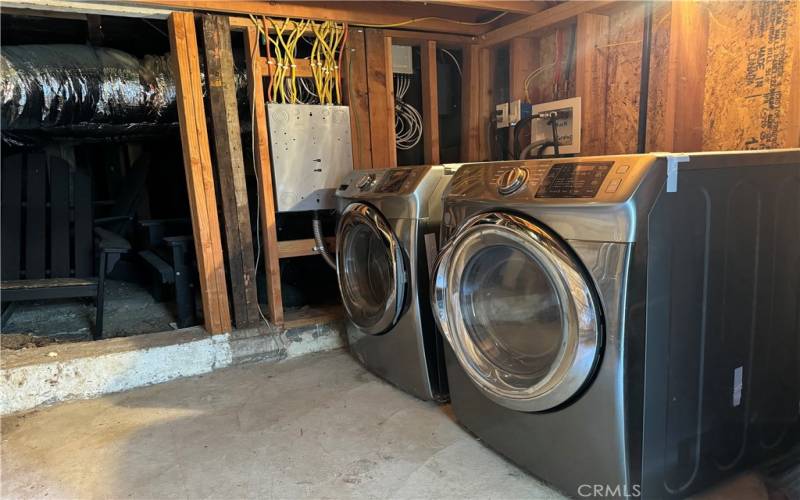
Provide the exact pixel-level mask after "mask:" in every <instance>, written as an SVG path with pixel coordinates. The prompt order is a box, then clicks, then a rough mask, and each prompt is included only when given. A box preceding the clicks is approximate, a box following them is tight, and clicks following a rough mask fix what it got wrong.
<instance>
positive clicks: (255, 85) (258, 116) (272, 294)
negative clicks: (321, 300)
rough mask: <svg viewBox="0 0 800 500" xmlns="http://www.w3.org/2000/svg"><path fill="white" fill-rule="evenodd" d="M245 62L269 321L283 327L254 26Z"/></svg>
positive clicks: (247, 39)
mask: <svg viewBox="0 0 800 500" xmlns="http://www.w3.org/2000/svg"><path fill="white" fill-rule="evenodd" d="M244 36H245V44H244V46H245V52H246V61H247V90H248V94H249V96H250V112H251V113H252V116H251V123H252V127H253V131H252V134H253V138H254V143H253V151H254V156H255V167H256V171H257V172H258V179H259V183H258V187H259V192H258V196H259V199H260V209H261V212H260V214H261V217H260V222H261V240H262V242H263V245H262V249H261V250H262V252H263V259H264V268H265V270H266V274H267V301H268V307H269V315H270V320H272V322H273V323H275V324H276V325H282V324H283V299H282V295H281V272H280V263H279V262H278V232H277V229H276V226H275V190H274V188H273V185H272V164H271V163H270V157H269V136H268V135H267V113H266V109H265V105H264V80H263V78H264V74H263V73H262V72H261V65H260V64H258V60H259V58H260V55H259V54H260V48H259V42H258V32H257V31H256V29H255V27H252V28H248V29H247V30H245V32H244Z"/></svg>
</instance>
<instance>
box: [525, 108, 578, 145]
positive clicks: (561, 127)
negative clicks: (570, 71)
mask: <svg viewBox="0 0 800 500" xmlns="http://www.w3.org/2000/svg"><path fill="white" fill-rule="evenodd" d="M553 111H555V112H558V113H559V118H558V119H557V121H556V131H557V133H558V149H559V151H558V152H559V153H560V154H577V153H580V152H581V98H580V97H573V98H571V99H561V100H559V101H551V102H544V103H541V104H534V105H533V106H532V107H531V112H532V113H533V114H534V115H536V114H539V113H546V112H553ZM552 138H553V128H552V126H551V125H550V124H549V123H548V120H533V121H532V122H531V142H532V143H533V142H538V141H543V140H544V141H548V140H552ZM542 153H543V154H545V155H551V154H553V148H552V147H547V148H545V149H544V151H542Z"/></svg>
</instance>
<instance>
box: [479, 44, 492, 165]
mask: <svg viewBox="0 0 800 500" xmlns="http://www.w3.org/2000/svg"><path fill="white" fill-rule="evenodd" d="M494 53H495V49H480V68H481V69H480V83H479V85H478V86H479V94H480V95H479V107H480V117H479V123H480V128H479V136H480V148H479V151H478V155H479V158H480V160H481V161H489V160H491V159H492V150H491V146H490V141H491V140H492V138H491V137H490V135H489V131H488V126H489V123H490V121H491V119H492V115H494V112H495V103H494V78H493V76H494V67H493V60H494V59H493V55H494Z"/></svg>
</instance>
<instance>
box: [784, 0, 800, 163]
mask: <svg viewBox="0 0 800 500" xmlns="http://www.w3.org/2000/svg"><path fill="white" fill-rule="evenodd" d="M794 9H795V11H794V18H795V25H796V26H797V25H800V2H795V5H794ZM791 40H792V42H791V43H792V45H793V46H792V50H793V51H794V61H793V62H792V76H791V84H790V86H789V88H790V89H791V90H790V94H789V99H788V100H789V106H788V109H787V111H788V113H787V114H786V115H785V116H786V120H787V123H786V144H785V145H784V147H787V148H800V33H798V30H795V34H794V37H792V39H791Z"/></svg>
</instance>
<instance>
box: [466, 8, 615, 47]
mask: <svg viewBox="0 0 800 500" xmlns="http://www.w3.org/2000/svg"><path fill="white" fill-rule="evenodd" d="M611 4H613V2H612V1H611V0H601V1H586V2H584V1H577V0H572V1H569V2H564V3H561V4H558V5H556V6H555V7H551V8H549V9H545V10H543V11H542V12H539V13H538V14H534V15H531V16H528V17H525V18H523V19H520V20H519V21H514V22H513V23H510V24H507V25H505V26H503V27H500V28H497V29H495V30H492V31H489V32H488V33H484V34H483V35H481V36H480V37H479V38H480V40H481V45H482V46H484V47H491V46H494V45H497V44H500V43H504V42H507V41H509V40H511V39H513V38H517V37H520V36H534V35H535V34H536V32H537V31H541V30H545V29H551V28H555V27H558V26H562V25H565V24H569V23H571V22H572V21H573V20H574V19H575V17H576V16H577V15H578V14H585V13H587V12H592V11H595V10H598V9H601V8H604V7H608V6H609V5H611Z"/></svg>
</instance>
